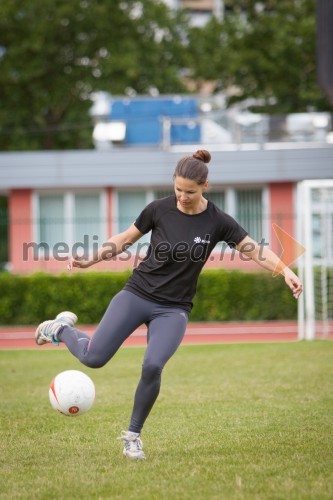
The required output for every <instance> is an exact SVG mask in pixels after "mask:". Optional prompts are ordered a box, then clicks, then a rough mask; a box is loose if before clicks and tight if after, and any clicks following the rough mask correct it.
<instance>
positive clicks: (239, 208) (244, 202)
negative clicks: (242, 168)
mask: <svg viewBox="0 0 333 500" xmlns="http://www.w3.org/2000/svg"><path fill="white" fill-rule="evenodd" d="M235 195H236V200H235V201H236V214H235V218H236V220H237V222H238V223H239V224H240V225H241V226H243V227H244V229H246V231H247V232H248V233H249V235H250V236H251V238H253V239H254V240H255V241H261V239H262V237H263V224H262V219H263V201H262V189H236V190H235Z"/></svg>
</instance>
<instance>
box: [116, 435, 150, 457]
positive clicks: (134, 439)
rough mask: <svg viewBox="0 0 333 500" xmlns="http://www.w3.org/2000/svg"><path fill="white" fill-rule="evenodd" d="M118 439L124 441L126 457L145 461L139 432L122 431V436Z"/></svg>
mask: <svg viewBox="0 0 333 500" xmlns="http://www.w3.org/2000/svg"><path fill="white" fill-rule="evenodd" d="M117 439H122V440H123V441H124V449H123V455H124V457H126V458H133V459H134V460H144V459H145V458H146V455H145V452H144V451H143V445H142V441H141V438H140V434H139V433H138V432H131V431H121V435H120V437H119V438H117Z"/></svg>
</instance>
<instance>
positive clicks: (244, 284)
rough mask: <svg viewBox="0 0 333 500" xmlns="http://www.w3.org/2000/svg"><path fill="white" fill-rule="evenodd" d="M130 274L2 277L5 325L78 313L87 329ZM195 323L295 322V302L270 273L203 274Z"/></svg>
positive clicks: (1, 312) (1, 309) (0, 305)
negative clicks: (282, 320) (65, 313)
mask: <svg viewBox="0 0 333 500" xmlns="http://www.w3.org/2000/svg"><path fill="white" fill-rule="evenodd" d="M128 276H129V272H122V273H100V272H86V273H75V274H73V275H48V274H44V273H36V274H32V275H30V276H19V275H11V274H8V273H4V274H0V321H1V324H4V325H20V324H23V325H30V324H38V323H40V322H41V321H42V320H44V319H48V318H52V317H54V316H55V315H56V314H58V312H59V311H61V310H73V311H74V312H75V313H76V314H77V315H78V316H79V318H80V322H81V323H83V324H95V323H98V322H99V321H100V319H101V318H102V316H103V314H104V312H105V309H106V308H107V306H108V304H109V302H110V300H111V298H112V297H113V296H114V295H115V294H116V293H117V292H118V291H120V290H121V289H122V287H123V286H124V284H125V282H126V280H127V278H128ZM190 318H191V321H243V320H275V319H295V318H296V301H295V300H294V299H293V297H292V294H291V293H290V291H289V289H288V287H286V285H285V283H284V281H283V280H282V279H280V278H275V279H273V278H272V277H271V275H270V274H269V273H262V272H259V273H246V272H241V271H224V270H214V271H213V270H208V271H205V272H203V273H202V274H201V276H200V279H199V282H198V289H197V294H196V297H195V302H194V308H193V310H192V313H191V317H190Z"/></svg>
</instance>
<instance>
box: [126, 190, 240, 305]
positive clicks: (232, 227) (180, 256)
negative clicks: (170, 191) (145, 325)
mask: <svg viewBox="0 0 333 500" xmlns="http://www.w3.org/2000/svg"><path fill="white" fill-rule="evenodd" d="M134 224H135V226H136V227H137V228H138V230H139V231H140V232H141V233H143V234H146V233H148V232H149V231H152V234H151V240H150V245H149V248H148V251H147V255H146V256H145V258H144V260H143V261H142V262H141V263H140V264H139V266H138V267H137V268H136V269H134V270H133V274H132V275H131V277H130V278H129V280H128V282H127V283H126V285H125V287H124V288H125V290H128V291H130V292H133V293H135V294H136V295H139V296H140V297H143V298H145V299H147V300H152V301H154V302H158V303H161V304H165V305H170V306H173V307H175V306H178V307H181V308H183V309H186V310H187V311H190V310H191V308H192V306H193V303H192V300H193V297H194V295H195V291H196V286H197V280H198V277H199V274H200V272H201V269H202V268H203V266H204V264H205V262H206V261H207V259H208V257H209V255H210V253H211V252H212V250H213V248H214V247H215V245H216V244H217V243H218V242H219V241H225V242H226V243H227V244H228V245H229V246H231V247H233V246H235V245H237V244H238V243H240V242H241V241H242V240H243V238H245V236H246V235H247V234H248V233H247V232H246V231H245V229H243V228H242V227H241V226H240V225H239V224H238V223H237V222H236V221H235V220H234V219H233V218H232V217H230V215H227V214H226V213H224V212H222V211H221V210H220V209H219V208H218V207H217V206H216V205H214V203H212V202H210V201H208V204H207V208H206V210H204V211H203V212H201V213H199V214H194V215H189V214H185V213H183V212H181V211H180V210H178V208H177V200H176V197H175V196H168V197H167V198H162V199H160V200H155V201H153V202H152V203H150V204H149V205H147V207H146V208H145V209H144V210H143V211H142V212H141V214H140V215H139V217H138V218H137V219H136V221H135V222H134Z"/></svg>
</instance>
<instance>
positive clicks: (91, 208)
mask: <svg viewBox="0 0 333 500" xmlns="http://www.w3.org/2000/svg"><path fill="white" fill-rule="evenodd" d="M74 199H75V204H74V212H75V220H74V233H75V241H76V242H79V241H84V237H87V236H88V237H89V240H90V246H91V245H92V241H93V240H92V239H93V236H95V237H96V236H97V237H98V241H99V243H100V244H101V243H103V241H102V240H103V223H104V220H103V219H104V218H103V219H102V218H101V210H100V195H99V194H98V193H96V194H75V195H74Z"/></svg>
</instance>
